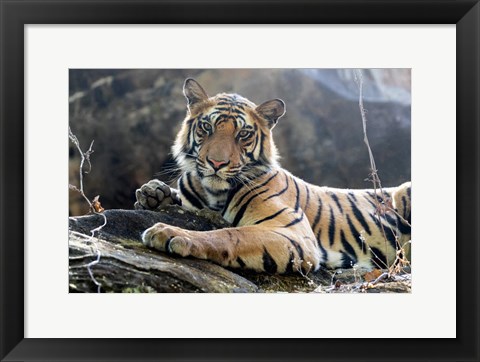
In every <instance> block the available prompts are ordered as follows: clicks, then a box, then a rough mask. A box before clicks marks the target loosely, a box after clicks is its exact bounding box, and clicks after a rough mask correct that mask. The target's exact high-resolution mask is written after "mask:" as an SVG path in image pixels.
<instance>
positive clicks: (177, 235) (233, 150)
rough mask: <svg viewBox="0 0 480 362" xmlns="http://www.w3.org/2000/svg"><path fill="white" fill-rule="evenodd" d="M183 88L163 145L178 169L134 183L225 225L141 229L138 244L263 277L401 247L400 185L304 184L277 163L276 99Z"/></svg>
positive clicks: (386, 256) (392, 253)
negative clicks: (176, 173)
mask: <svg viewBox="0 0 480 362" xmlns="http://www.w3.org/2000/svg"><path fill="white" fill-rule="evenodd" d="M184 94H185V96H186V98H187V100H188V111H187V117H186V118H185V120H184V122H183V125H182V128H181V130H180V132H179V134H178V135H177V139H176V141H175V145H174V147H173V153H174V156H175V158H176V161H177V163H178V165H179V166H180V168H181V169H182V170H183V174H182V176H181V178H180V179H179V181H178V190H174V189H171V190H167V191H165V190H164V187H165V185H164V184H163V183H161V182H160V181H156V180H152V181H150V183H149V184H147V185H149V186H147V185H144V187H147V188H148V187H150V188H153V189H157V190H159V189H162V190H164V191H163V193H161V194H162V195H168V194H169V193H170V192H171V195H172V199H179V200H181V204H182V205H183V206H184V207H185V208H187V209H202V208H208V209H212V210H216V211H218V212H220V213H221V214H222V216H223V217H224V218H225V219H226V220H227V221H229V222H230V223H231V224H232V227H229V228H226V229H220V230H214V231H189V230H184V229H181V228H178V227H174V226H170V225H167V224H161V223H159V224H156V225H154V226H153V227H151V228H149V229H147V230H146V231H145V232H144V234H143V242H144V244H145V245H147V246H149V247H153V248H155V249H158V250H161V251H166V252H168V253H173V254H177V255H181V256H193V257H196V258H200V259H208V260H211V261H213V262H215V263H218V264H220V265H223V266H227V267H233V268H247V269H251V270H256V271H266V272H269V273H286V272H290V271H299V272H302V273H306V272H309V271H314V270H317V269H318V268H319V267H320V266H321V265H323V266H326V267H328V268H338V267H342V268H348V267H352V266H353V265H358V266H359V267H366V268H373V267H377V268H378V267H379V268H385V267H386V266H388V265H390V264H392V263H393V262H394V261H395V258H396V255H397V252H398V251H399V250H400V248H401V247H403V246H406V247H407V246H408V245H409V240H410V204H411V203H410V200H411V198H410V183H405V184H403V185H401V186H398V187H393V188H384V189H383V190H381V191H380V190H377V191H376V192H374V190H348V189H334V188H329V187H319V186H315V185H312V184H309V183H307V182H305V181H303V180H301V179H299V178H297V177H295V176H293V175H292V174H290V173H289V172H288V171H286V170H284V169H282V168H281V167H280V166H279V164H278V163H277V150H276V148H275V145H274V143H273V139H272V133H271V131H272V128H273V127H274V126H275V124H276V123H277V121H278V119H279V118H280V117H281V116H282V115H283V114H284V113H285V104H284V102H283V101H282V100H279V99H274V100H271V101H268V102H265V103H262V104H261V105H259V106H256V105H255V104H254V103H252V102H250V101H249V100H247V99H245V98H243V97H241V96H239V95H237V94H224V93H222V94H218V95H216V96H214V97H208V96H207V94H206V93H205V91H204V90H203V88H202V87H201V86H200V85H199V84H198V83H197V82H196V81H194V80H193V79H187V80H186V82H185V85H184ZM142 188H143V187H142ZM145 192H146V191H145V188H143V189H139V190H137V207H139V208H152V207H151V204H148V203H147V202H146V201H145V200H146V197H145ZM157 195H158V192H157ZM173 196H175V197H174V198H173ZM158 201H159V202H161V201H162V200H158ZM179 203H180V202H179ZM149 205H150V206H149ZM404 250H405V249H404ZM408 250H409V248H408Z"/></svg>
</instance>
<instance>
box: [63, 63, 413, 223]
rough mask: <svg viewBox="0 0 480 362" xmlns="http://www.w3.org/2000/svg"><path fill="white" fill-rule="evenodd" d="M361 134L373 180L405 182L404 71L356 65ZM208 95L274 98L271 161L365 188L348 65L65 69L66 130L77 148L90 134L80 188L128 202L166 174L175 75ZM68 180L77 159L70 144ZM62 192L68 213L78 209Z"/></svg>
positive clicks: (180, 110) (179, 97) (311, 177)
mask: <svg viewBox="0 0 480 362" xmlns="http://www.w3.org/2000/svg"><path fill="white" fill-rule="evenodd" d="M362 74H363V101H364V107H365V109H366V110H367V113H366V116H367V119H368V122H367V133H368V138H369V140H370V146H371V148H372V151H373V154H374V157H375V162H376V165H377V168H378V173H379V176H380V179H381V180H382V185H383V186H393V185H397V184H400V183H402V182H404V181H407V180H409V179H410V175H411V173H410V157H411V152H410V149H411V148H410V144H411V137H410V126H411V120H410V70H409V69H365V70H363V71H362ZM187 77H193V78H195V79H196V80H197V81H198V82H199V83H200V84H202V86H203V87H204V88H205V90H206V91H207V92H208V93H209V95H214V94H216V93H220V92H231V93H238V94H241V95H243V96H244V97H246V98H248V99H250V100H251V101H252V102H255V103H256V104H260V103H262V102H263V101H266V100H269V99H273V98H281V99H283V100H284V101H285V103H286V105H287V113H286V115H285V116H284V117H283V118H281V119H280V120H279V123H278V125H277V126H276V127H275V128H274V130H273V134H274V139H275V142H276V144H277V147H278V149H279V152H280V155H281V164H282V166H283V167H284V168H286V169H288V170H289V171H291V172H292V173H293V174H295V175H296V176H299V177H301V178H303V179H304V180H306V181H308V182H311V183H314V184H317V185H326V186H331V187H340V188H369V187H371V182H369V181H368V180H367V179H368V177H369V173H370V168H369V165H370V161H369V158H368V151H367V148H366V146H365V144H364V142H363V128H362V127H363V126H362V120H361V115H360V111H359V106H358V86H357V84H356V83H355V79H354V72H353V70H350V69H338V70H336V69H326V70H322V69H272V70H262V69H235V70H231V69H220V70H213V69H212V70H196V69H182V70H152V69H141V70H118V69H115V70H70V85H69V92H70V99H69V103H70V104H69V113H70V126H71V129H72V132H73V133H74V134H75V135H76V136H77V137H78V139H79V141H80V143H81V145H82V147H83V149H84V151H86V150H87V149H88V146H89V144H90V142H91V141H92V140H95V143H94V147H93V149H94V153H93V154H92V156H91V162H92V170H91V172H90V173H89V174H87V175H85V177H84V188H85V192H86V194H87V195H88V196H89V197H90V198H93V197H94V196H96V195H100V201H101V203H102V205H103V207H105V208H107V209H111V208H127V209H129V208H132V207H133V202H134V199H135V196H134V193H135V189H136V188H138V187H139V186H140V185H142V184H143V183H145V182H147V181H148V180H150V179H152V178H154V176H155V175H156V174H158V173H161V174H160V175H158V178H159V179H161V180H163V181H174V176H175V175H172V173H171V171H173V170H174V168H175V166H174V164H173V163H172V160H171V156H170V148H171V146H172V144H173V140H174V138H175V134H176V133H177V131H178V130H179V126H180V124H181V122H182V120H183V119H184V117H185V112H186V100H185V98H184V96H183V94H182V86H183V82H184V80H185V78H187ZM69 151H70V168H69V179H70V183H71V184H74V185H78V166H79V162H80V157H79V155H78V152H77V151H76V149H75V147H74V146H73V144H70V150H69ZM86 211H87V207H86V205H85V202H84V201H82V200H81V198H80V197H79V196H78V195H77V194H76V193H75V192H74V191H70V213H71V214H72V215H81V214H84V213H86Z"/></svg>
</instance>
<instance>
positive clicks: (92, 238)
mask: <svg viewBox="0 0 480 362" xmlns="http://www.w3.org/2000/svg"><path fill="white" fill-rule="evenodd" d="M68 137H69V138H70V140H71V141H72V142H73V144H74V145H75V146H76V147H77V149H78V152H79V153H80V157H81V159H80V167H79V186H80V187H76V186H74V185H71V184H70V185H68V187H69V188H70V189H71V190H74V191H77V192H78V193H80V195H82V197H83V198H84V199H85V201H87V203H88V206H89V207H90V212H91V213H94V214H97V215H101V216H102V217H103V224H102V225H100V226H98V227H96V228H94V229H92V230H90V233H91V235H90V238H89V239H88V240H87V243H91V244H92V245H93V248H94V252H95V255H96V259H95V260H93V261H91V262H90V263H88V264H87V265H86V268H87V270H88V274H89V275H90V278H91V279H92V282H93V283H94V284H95V285H96V286H97V292H98V293H100V292H101V288H102V285H101V284H100V283H99V282H98V281H97V279H95V276H94V275H93V271H92V267H93V266H95V265H97V264H98V263H99V262H100V259H101V257H102V254H101V252H100V249H99V248H98V246H97V244H96V242H95V233H96V232H98V231H100V230H101V229H102V228H103V227H104V226H105V225H107V217H106V216H105V214H104V213H103V212H98V211H97V210H103V209H99V208H98V206H96V205H97V204H96V203H98V196H97V197H95V198H94V200H93V201H94V203H92V202H91V201H90V200H89V198H88V197H87V196H86V195H85V192H84V189H83V174H84V173H86V174H88V173H90V171H91V170H92V164H91V163H90V155H91V154H92V153H93V142H94V141H92V142H91V143H90V147H89V148H88V150H87V151H86V152H83V151H82V148H81V147H80V142H79V141H78V138H77V136H75V135H74V134H73V132H72V130H71V129H70V126H68ZM85 162H86V163H87V164H88V171H85V170H84V169H83V167H84V165H85ZM98 204H99V203H98Z"/></svg>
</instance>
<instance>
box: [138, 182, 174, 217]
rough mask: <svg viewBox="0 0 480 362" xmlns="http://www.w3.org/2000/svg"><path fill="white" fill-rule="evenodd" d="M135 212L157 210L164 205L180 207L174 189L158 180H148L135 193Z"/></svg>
mask: <svg viewBox="0 0 480 362" xmlns="http://www.w3.org/2000/svg"><path fill="white" fill-rule="evenodd" d="M135 197H136V198H137V201H136V202H135V210H154V211H155V210H158V209H160V208H162V207H163V206H165V205H174V204H176V205H182V200H181V199H180V197H179V196H178V192H177V190H175V189H172V188H170V187H169V186H168V185H167V184H165V183H164V182H162V181H159V180H150V181H148V182H147V183H146V184H144V185H142V187H140V188H139V189H137V190H136V191H135Z"/></svg>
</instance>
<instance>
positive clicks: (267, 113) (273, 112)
mask: <svg viewBox="0 0 480 362" xmlns="http://www.w3.org/2000/svg"><path fill="white" fill-rule="evenodd" d="M255 110H256V111H257V113H258V114H259V115H260V116H262V117H263V118H265V119H266V120H267V121H268V125H269V127H270V128H273V127H274V126H275V125H276V124H277V121H278V119H279V118H280V117H281V116H283V115H284V114H285V102H284V101H282V100H281V99H272V100H271V101H266V102H264V103H262V104H260V105H259V106H258V107H257V108H255Z"/></svg>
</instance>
